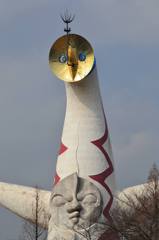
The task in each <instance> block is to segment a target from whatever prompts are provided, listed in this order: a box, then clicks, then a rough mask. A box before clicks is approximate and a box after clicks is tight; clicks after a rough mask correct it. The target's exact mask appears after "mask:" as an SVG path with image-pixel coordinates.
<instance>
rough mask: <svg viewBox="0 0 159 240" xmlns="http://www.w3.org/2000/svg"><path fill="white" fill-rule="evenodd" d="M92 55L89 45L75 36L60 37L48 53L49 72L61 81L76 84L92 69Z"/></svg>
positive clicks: (78, 36) (83, 39)
mask: <svg viewBox="0 0 159 240" xmlns="http://www.w3.org/2000/svg"><path fill="white" fill-rule="evenodd" d="M93 64H94V53H93V48H92V47H91V45H90V43H89V42H88V41H87V40H86V39H85V38H83V37H81V36H80V35H77V34H69V37H67V36H66V35H64V36H62V37H60V38H59V39H57V40H56V41H55V43H54V44H53V45H52V47H51V49H50V53H49V65H50V68H51V71H52V72H53V73H54V74H55V75H56V76H57V77H58V78H60V79H61V80H64V81H66V82H77V81H80V80H82V79H83V78H84V77H86V76H87V75H88V74H89V73H90V71H91V70H92V68H93Z"/></svg>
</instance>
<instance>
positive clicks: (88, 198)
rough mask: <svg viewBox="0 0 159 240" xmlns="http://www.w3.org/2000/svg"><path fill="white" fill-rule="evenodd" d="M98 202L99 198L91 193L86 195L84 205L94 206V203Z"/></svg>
mask: <svg viewBox="0 0 159 240" xmlns="http://www.w3.org/2000/svg"><path fill="white" fill-rule="evenodd" d="M96 201H97V197H96V196H95V195H93V194H91V193H90V194H87V195H85V197H84V198H83V201H82V202H83V203H84V204H94V203H96Z"/></svg>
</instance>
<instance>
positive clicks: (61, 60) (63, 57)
mask: <svg viewBox="0 0 159 240" xmlns="http://www.w3.org/2000/svg"><path fill="white" fill-rule="evenodd" d="M59 62H60V63H65V62H67V56H66V55H65V54H62V55H61V56H60V57H59Z"/></svg>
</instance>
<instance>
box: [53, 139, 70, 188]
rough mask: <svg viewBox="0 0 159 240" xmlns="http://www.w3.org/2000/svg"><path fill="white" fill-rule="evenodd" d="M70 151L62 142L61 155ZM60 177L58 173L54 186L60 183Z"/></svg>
mask: <svg viewBox="0 0 159 240" xmlns="http://www.w3.org/2000/svg"><path fill="white" fill-rule="evenodd" d="M67 149H68V147H66V146H65V145H64V144H63V143H62V142H61V146H60V150H59V155H61V154H63V153H64V152H66V151H67ZM60 179H61V178H60V177H59V175H58V174H57V173H56V175H55V177H54V185H56V184H57V183H58V182H59V181H60Z"/></svg>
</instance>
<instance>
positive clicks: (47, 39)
mask: <svg viewBox="0 0 159 240" xmlns="http://www.w3.org/2000/svg"><path fill="white" fill-rule="evenodd" d="M67 7H68V8H69V9H70V11H71V12H73V13H75V14H76V18H75V21H74V23H73V24H72V32H75V33H78V34H81V35H83V36H84V37H86V38H87V39H88V40H89V41H90V42H91V43H92V46H93V47H94V50H95V55H96V59H97V67H98V75H99V79H100V86H101V93H102V97H103V103H104V108H105V111H106V116H107V121H108V126H109V129H110V134H111V139H112V146H113V152H114V159H115V168H116V178H117V184H118V187H119V188H120V189H122V188H124V187H127V186H130V185H136V184H140V183H143V182H144V181H146V178H147V175H148V172H149V169H150V167H151V166H152V164H153V163H154V162H156V163H157V164H158V165H159V159H158V145H159V144H158V143H159V127H158V123H159V96H158V93H159V67H158V63H159V14H158V9H159V2H158V1H157V0H151V1H149V0H99V1H97V0H80V1H76V0H74V1H73V0H72V1H71V0H70V1H69V0H65V1H64V0H58V1H57V0H56V1H55V0H27V1H26V0H21V1H20V0H14V1H10V0H0V33H1V34H0V36H1V37H0V43H1V44H0V113H1V122H0V133H1V134H0V164H1V165H0V166H1V167H0V180H1V181H6V182H11V183H16V184H23V185H30V186H34V185H39V186H41V187H43V188H46V189H51V187H52V178H53V175H54V168H55V167H54V166H55V162H56V157H57V152H58V148H59V143H60V136H61V132H62V126H63V119H64V112H65V90H64V84H63V83H62V82H61V81H58V80H57V79H56V78H55V77H54V76H52V74H51V72H50V69H49V66H48V52H49V49H50V47H51V45H52V43H53V42H54V41H55V40H56V39H57V38H58V37H59V36H61V35H63V23H62V22H61V21H60V18H59V14H60V13H62V12H64V10H65V9H66V8H67ZM0 215H1V217H0V232H1V237H2V238H3V239H14V238H16V237H17V236H18V234H19V231H20V226H21V220H19V219H18V218H17V217H15V216H13V215H12V214H10V213H8V212H7V211H6V210H4V209H0ZM6 226H7V227H6ZM8 226H9V227H10V231H9V230H8Z"/></svg>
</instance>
